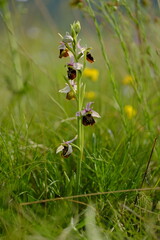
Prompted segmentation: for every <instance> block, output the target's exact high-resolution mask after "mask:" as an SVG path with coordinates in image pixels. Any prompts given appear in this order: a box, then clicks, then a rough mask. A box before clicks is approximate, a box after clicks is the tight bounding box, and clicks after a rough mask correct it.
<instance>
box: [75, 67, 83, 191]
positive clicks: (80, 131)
mask: <svg viewBox="0 0 160 240" xmlns="http://www.w3.org/2000/svg"><path fill="white" fill-rule="evenodd" d="M81 83H82V81H81V73H80V72H79V71H78V76H77V94H78V98H77V110H78V112H80V111H81V110H82V104H83V98H82V88H81V87H82V86H81ZM77 126H78V145H79V149H80V155H79V158H78V162H77V185H76V193H77V194H79V189H80V184H81V165H82V159H83V148H84V129H83V125H82V119H81V117H77Z"/></svg>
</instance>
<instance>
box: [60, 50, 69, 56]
mask: <svg viewBox="0 0 160 240" xmlns="http://www.w3.org/2000/svg"><path fill="white" fill-rule="evenodd" d="M68 56H69V53H68V49H67V48H66V49H60V53H59V58H62V57H68Z"/></svg>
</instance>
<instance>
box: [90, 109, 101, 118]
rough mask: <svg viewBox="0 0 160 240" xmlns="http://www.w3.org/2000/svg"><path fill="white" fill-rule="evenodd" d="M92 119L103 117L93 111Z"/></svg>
mask: <svg viewBox="0 0 160 240" xmlns="http://www.w3.org/2000/svg"><path fill="white" fill-rule="evenodd" d="M91 115H92V117H97V118H101V116H100V115H99V113H97V112H95V111H93V110H92V113H91Z"/></svg>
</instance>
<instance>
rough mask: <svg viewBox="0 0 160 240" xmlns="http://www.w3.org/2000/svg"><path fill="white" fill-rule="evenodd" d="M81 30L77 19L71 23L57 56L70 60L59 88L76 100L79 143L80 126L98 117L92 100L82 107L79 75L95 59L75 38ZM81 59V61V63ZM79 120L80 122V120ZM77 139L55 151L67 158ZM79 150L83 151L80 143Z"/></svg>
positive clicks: (82, 87) (67, 97)
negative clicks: (61, 85)
mask: <svg viewBox="0 0 160 240" xmlns="http://www.w3.org/2000/svg"><path fill="white" fill-rule="evenodd" d="M80 30H81V26H80V23H79V21H77V22H74V23H73V24H71V34H70V33H69V32H66V34H65V36H64V37H63V36H62V35H60V34H59V35H60V37H61V38H62V41H61V42H60V45H59V51H60V52H59V58H67V57H68V58H69V59H70V61H69V62H68V63H67V64H66V67H67V74H66V76H65V77H64V79H65V81H66V86H65V87H64V88H62V89H60V90H59V92H60V93H65V94H66V99H67V100H75V99H76V101H77V113H76V117H77V119H78V131H77V132H78V138H79V143H80V142H81V141H82V140H81V139H80V138H81V137H82V134H81V132H82V127H81V126H80V125H84V126H89V125H90V126H92V125H93V124H95V120H94V117H97V118H100V115H99V114H98V113H97V112H95V111H94V110H93V109H92V108H91V104H93V102H89V103H87V104H86V108H84V109H82V105H83V98H84V95H85V85H84V84H83V83H82V81H81V77H82V74H83V71H84V69H85V65H86V61H88V62H90V63H93V62H94V61H95V60H94V58H93V56H92V55H91V53H90V50H91V48H87V47H86V46H85V47H82V46H81V44H80V41H81V40H80V39H79V40H77V37H78V34H79V32H80ZM82 61H83V63H82ZM79 120H80V121H81V122H80V121H79ZM76 139H77V136H76V137H75V138H73V139H72V140H70V141H66V142H65V141H64V142H63V143H61V145H60V146H59V147H58V148H57V151H56V153H58V152H60V151H61V152H62V154H61V156H62V157H64V158H67V157H69V156H70V154H71V153H72V151H73V150H72V145H71V143H72V142H73V141H75V140H76ZM79 145H81V149H80V148H79V149H80V151H81V152H83V149H82V148H83V147H82V144H79Z"/></svg>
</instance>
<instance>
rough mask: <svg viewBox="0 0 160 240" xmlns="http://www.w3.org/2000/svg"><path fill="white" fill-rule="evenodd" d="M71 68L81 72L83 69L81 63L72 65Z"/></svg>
mask: <svg viewBox="0 0 160 240" xmlns="http://www.w3.org/2000/svg"><path fill="white" fill-rule="evenodd" d="M73 68H74V69H76V70H81V69H82V68H83V64H82V63H73Z"/></svg>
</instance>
